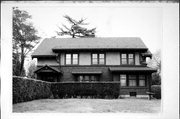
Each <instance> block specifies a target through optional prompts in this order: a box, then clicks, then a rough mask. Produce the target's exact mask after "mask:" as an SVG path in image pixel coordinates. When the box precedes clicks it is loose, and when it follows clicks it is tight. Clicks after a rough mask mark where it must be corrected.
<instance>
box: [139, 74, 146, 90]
mask: <svg viewBox="0 0 180 119" xmlns="http://www.w3.org/2000/svg"><path fill="white" fill-rule="evenodd" d="M140 76H144V79H140ZM140 80H144V84H145V85H144V86H140V85H139V82H140ZM138 86H139V87H146V86H147V76H146V75H144V74H140V75H138Z"/></svg>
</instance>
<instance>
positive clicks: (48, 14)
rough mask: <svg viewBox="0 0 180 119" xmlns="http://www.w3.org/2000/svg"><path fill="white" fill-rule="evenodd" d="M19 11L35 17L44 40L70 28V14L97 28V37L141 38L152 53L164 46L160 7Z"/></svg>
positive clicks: (38, 7)
mask: <svg viewBox="0 0 180 119" xmlns="http://www.w3.org/2000/svg"><path fill="white" fill-rule="evenodd" d="M19 8H20V9H21V10H25V11H27V12H28V13H29V14H30V15H32V19H31V22H33V24H34V26H35V28H36V29H37V30H38V33H39V35H40V36H41V37H42V40H43V39H44V38H49V37H53V36H57V34H56V31H58V27H57V26H61V25H62V24H66V25H69V24H68V22H67V21H66V19H65V18H64V17H63V16H64V15H69V16H71V17H72V18H74V19H76V20H79V19H81V18H85V19H86V22H88V23H89V25H88V26H87V27H88V28H94V27H96V28H97V29H96V31H97V32H96V36H97V37H140V38H141V39H142V40H143V41H144V43H145V44H146V46H147V47H148V48H149V49H150V51H151V52H152V53H155V52H156V51H158V50H160V47H161V44H162V9H160V8H159V7H140V6H138V7H137V6H134V7H126V6H123V7H120V6H118V5H115V6H111V5H108V6H106V5H105V6H103V5H102V6H99V5H97V6H96V5H94V6H93V5H90V6H84V5H80V6H75V5H69V4H63V5H61V6H57V7H56V6H33V7H32V6H25V7H24V6H21V7H19ZM63 37H64V36H63ZM66 37H67V36H66ZM30 60H31V58H30V56H29V58H26V61H25V67H28V64H29V61H30Z"/></svg>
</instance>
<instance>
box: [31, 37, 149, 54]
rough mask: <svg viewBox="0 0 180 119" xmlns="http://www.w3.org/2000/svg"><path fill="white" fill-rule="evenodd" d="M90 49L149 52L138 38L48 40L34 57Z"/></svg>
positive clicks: (41, 45) (38, 48)
mask: <svg viewBox="0 0 180 119" xmlns="http://www.w3.org/2000/svg"><path fill="white" fill-rule="evenodd" d="M88 49H89V50H92V49H96V50H98V49H117V50H121V49H135V50H147V47H146V45H145V44H144V43H143V41H142V40H141V39H140V38H138V37H106V38H98V37H95V38H46V39H44V40H43V41H42V42H41V44H40V45H39V46H38V47H37V49H36V50H35V51H34V53H33V54H32V56H33V57H36V56H55V55H56V54H55V53H54V52H53V51H57V50H88Z"/></svg>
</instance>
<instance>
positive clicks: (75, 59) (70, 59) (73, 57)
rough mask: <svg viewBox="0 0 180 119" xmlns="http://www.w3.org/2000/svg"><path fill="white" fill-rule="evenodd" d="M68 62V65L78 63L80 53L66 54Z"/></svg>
mask: <svg viewBox="0 0 180 119" xmlns="http://www.w3.org/2000/svg"><path fill="white" fill-rule="evenodd" d="M66 64H67V65H71V64H73V65H77V64H78V54H66Z"/></svg>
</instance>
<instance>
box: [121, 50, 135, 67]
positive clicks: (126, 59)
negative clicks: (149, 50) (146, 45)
mask: <svg viewBox="0 0 180 119" xmlns="http://www.w3.org/2000/svg"><path fill="white" fill-rule="evenodd" d="M121 64H129V65H133V64H134V54H125V53H123V54H121Z"/></svg>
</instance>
